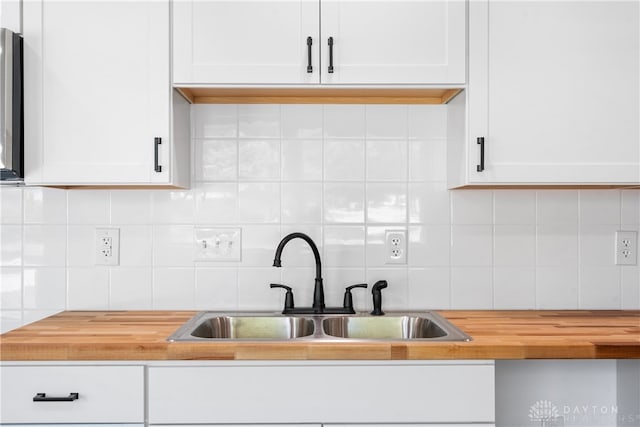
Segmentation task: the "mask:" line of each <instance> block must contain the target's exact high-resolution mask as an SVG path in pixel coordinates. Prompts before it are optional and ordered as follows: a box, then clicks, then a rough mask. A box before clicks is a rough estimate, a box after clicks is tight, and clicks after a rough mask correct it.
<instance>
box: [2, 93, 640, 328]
mask: <svg viewBox="0 0 640 427" xmlns="http://www.w3.org/2000/svg"><path fill="white" fill-rule="evenodd" d="M446 109H447V107H446V106H366V107H365V106H361V105H354V106H320V105H305V106H295V105H282V106H279V105H240V106H235V105H227V106H224V105H223V106H216V105H198V106H193V107H192V121H193V132H192V135H193V150H192V152H193V156H194V160H193V162H194V167H193V171H194V172H193V173H194V176H193V185H192V188H191V189H190V190H186V191H170V190H73V191H64V190H58V189H50V188H15V187H2V188H1V189H0V196H1V197H0V203H1V211H0V212H1V213H0V215H1V222H2V228H1V233H0V249H1V251H0V252H1V257H0V263H1V267H2V276H1V279H2V284H1V293H0V297H1V303H0V307H1V310H2V325H1V328H2V330H3V331H4V330H8V329H11V328H13V327H16V326H19V325H21V324H24V323H28V322H31V321H33V320H36V319H38V318H40V317H42V316H45V315H47V314H50V313H53V312H56V311H59V310H63V309H69V310H77V309H267V310H276V309H279V308H280V307H281V306H282V304H283V295H282V293H281V292H280V291H276V290H271V289H269V287H268V284H269V283H271V282H281V283H286V284H290V285H293V287H294V290H295V299H296V304H297V305H308V304H310V301H311V291H312V287H313V286H312V284H313V257H312V255H311V252H310V251H309V249H308V248H307V247H305V245H304V244H303V243H302V242H301V241H299V240H298V241H294V242H292V243H291V244H290V245H289V246H288V247H287V248H286V249H285V253H284V255H283V260H282V264H283V268H281V269H277V268H274V267H271V264H272V262H273V254H274V251H275V247H276V246H277V244H278V242H279V241H280V239H281V238H282V237H283V236H284V235H286V234H288V233H289V232H292V231H302V232H305V233H308V234H309V235H310V236H312V237H313V239H314V240H315V241H316V243H317V244H318V246H319V247H320V249H321V254H322V260H323V275H324V278H325V286H326V293H327V303H328V304H331V305H337V304H340V303H341V298H342V292H343V288H344V287H345V286H346V285H349V284H354V283H360V282H368V283H369V284H372V283H373V282H374V281H376V280H379V279H387V280H388V281H389V288H388V289H386V290H385V298H384V305H385V307H387V308H389V309H391V308H398V309H399V308H412V309H426V308H455V309H464V308H496V309H509V308H513V309H533V308H540V309H552V308H564V309H571V308H596V309H607V308H612V309H619V308H626V309H639V308H640V270H639V269H638V267H629V266H624V267H623V266H615V265H614V264H613V236H614V232H615V230H618V229H625V230H638V229H639V228H640V191H638V190H580V191H578V190H545V191H535V190H496V191H490V190H478V191H475V190H474V191H470V190H458V191H447V190H446V182H445V180H446V170H445V165H446V143H447V142H446V138H447V134H446V120H447V119H446ZM200 225H202V226H206V225H215V226H221V227H228V226H240V227H242V236H243V239H242V240H243V241H242V245H243V250H242V261H241V262H239V263H227V264H220V263H213V262H197V263H196V262H194V261H193V251H194V249H193V248H194V226H200ZM103 226H113V227H118V228H120V232H121V265H120V266H117V267H111V268H109V267H96V266H94V257H93V247H94V229H95V228H96V227H103ZM386 229H404V230H407V231H408V235H409V256H408V264H407V265H386V264H385V263H384V246H383V243H384V231H385V230H386ZM354 300H355V302H356V306H357V308H358V309H360V310H364V309H369V307H370V305H371V298H370V293H369V292H366V293H365V292H364V291H362V290H356V291H354Z"/></svg>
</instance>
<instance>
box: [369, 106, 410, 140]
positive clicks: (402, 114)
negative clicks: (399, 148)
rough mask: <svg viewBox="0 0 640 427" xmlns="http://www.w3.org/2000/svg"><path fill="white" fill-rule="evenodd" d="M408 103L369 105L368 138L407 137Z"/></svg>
mask: <svg viewBox="0 0 640 427" xmlns="http://www.w3.org/2000/svg"><path fill="white" fill-rule="evenodd" d="M407 108H408V107H407V106H406V105H367V106H366V107H365V109H366V132H367V133H366V136H367V138H392V139H396V138H403V139H404V138H406V137H407V131H408V114H407Z"/></svg>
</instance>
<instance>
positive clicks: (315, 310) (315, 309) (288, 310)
mask: <svg viewBox="0 0 640 427" xmlns="http://www.w3.org/2000/svg"><path fill="white" fill-rule="evenodd" d="M296 238H298V239H302V240H304V241H305V242H307V243H308V244H309V246H310V247H311V250H312V251H313V256H314V258H315V260H316V278H315V283H314V287H313V304H312V306H311V307H295V306H294V302H293V292H292V290H291V288H290V287H289V286H285V285H280V284H277V283H272V284H271V287H272V288H284V289H285V290H286V291H287V293H286V295H285V304H284V310H282V314H355V310H354V309H353V300H352V298H351V289H353V288H354V287H358V288H366V287H367V284H366V283H362V284H358V285H353V286H349V287H348V288H347V289H346V291H345V298H344V304H343V306H342V307H326V306H325V304H324V287H323V285H322V263H321V261H320V252H318V247H317V246H316V244H315V243H314V242H313V240H312V239H311V237H309V236H307V235H306V234H304V233H291V234H288V235H286V236H285V237H284V238H283V239H282V240H281V241H280V244H278V248H277V249H276V255H275V257H274V259H273V266H274V267H282V261H281V259H280V257H281V256H282V250H283V249H284V247H285V246H286V244H287V243H289V242H290V241H291V240H293V239H296Z"/></svg>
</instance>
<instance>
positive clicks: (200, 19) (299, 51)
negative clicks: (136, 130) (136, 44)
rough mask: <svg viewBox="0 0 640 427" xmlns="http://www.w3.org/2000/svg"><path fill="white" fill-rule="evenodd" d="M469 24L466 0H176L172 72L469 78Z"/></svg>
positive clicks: (217, 77)
mask: <svg viewBox="0 0 640 427" xmlns="http://www.w3.org/2000/svg"><path fill="white" fill-rule="evenodd" d="M465 28H466V3H465V2H464V1H463V0H413V1H379V0H375V1H374V0H371V1H353V0H279V1H238V0H226V1H225V0H198V1H196V0H191V1H187V0H185V1H179V2H175V3H174V6H173V31H174V32H173V82H174V85H175V86H181V85H185V86H198V85H254V84H255V85H272V84H273V85H287V84H291V85H318V84H345V85H357V84H371V85H374V84H385V85H394V84H412V85H423V84H464V82H465V39H466V31H465ZM330 38H331V40H332V42H333V46H332V47H330V46H329V43H328V41H329V39H330ZM309 42H310V43H311V45H309V44H308V43H309ZM330 49H332V50H333V52H332V55H330ZM331 64H332V65H333V70H332V71H329V66H330V65H331Z"/></svg>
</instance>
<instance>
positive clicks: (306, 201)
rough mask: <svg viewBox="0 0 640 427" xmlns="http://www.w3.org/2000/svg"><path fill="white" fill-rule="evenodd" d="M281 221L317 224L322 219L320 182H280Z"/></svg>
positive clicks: (284, 222) (285, 222)
mask: <svg viewBox="0 0 640 427" xmlns="http://www.w3.org/2000/svg"><path fill="white" fill-rule="evenodd" d="M281 191H282V208H281V215H282V223H283V224H318V223H320V222H321V221H322V184H321V183H295V182H291V183H288V182H287V183H282V188H281Z"/></svg>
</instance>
